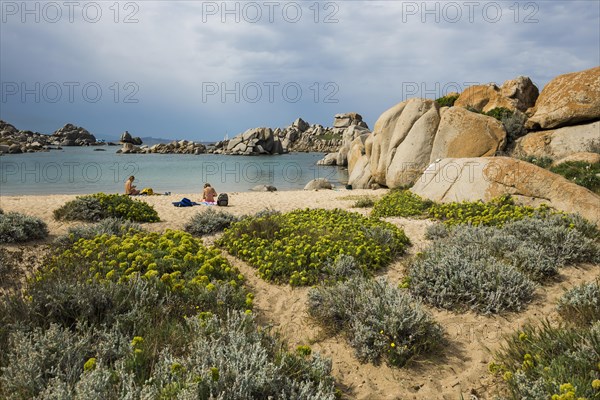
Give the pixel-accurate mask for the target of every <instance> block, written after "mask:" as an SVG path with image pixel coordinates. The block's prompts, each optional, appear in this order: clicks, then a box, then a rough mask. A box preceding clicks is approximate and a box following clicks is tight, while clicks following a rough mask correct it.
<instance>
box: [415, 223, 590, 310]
mask: <svg viewBox="0 0 600 400" xmlns="http://www.w3.org/2000/svg"><path fill="white" fill-rule="evenodd" d="M440 225H441V224H438V225H434V226H433V227H432V228H431V229H429V230H428V232H427V235H428V237H430V238H432V239H433V240H434V241H435V242H434V243H433V244H432V245H431V246H430V247H429V248H428V249H426V251H425V252H424V253H422V254H421V256H420V257H419V258H417V259H416V260H415V261H414V262H413V263H412V265H411V266H410V268H409V278H410V288H411V290H412V292H413V293H414V294H415V295H417V296H419V297H421V298H423V299H424V300H425V301H427V302H429V303H431V304H433V305H436V306H438V307H442V308H449V309H454V308H471V309H474V310H476V311H479V312H483V313H497V312H501V311H503V310H519V309H521V308H522V307H523V306H524V305H525V304H526V303H527V302H528V301H529V300H530V299H531V297H532V295H533V290H534V284H533V282H532V281H538V282H543V281H544V280H546V279H547V278H549V277H552V276H554V275H556V274H557V272H558V269H559V268H560V267H562V266H566V265H571V264H574V263H578V262H598V261H600V245H599V244H598V241H597V237H598V236H597V235H596V234H595V233H593V232H591V231H590V227H589V226H587V225H585V224H582V223H581V222H580V220H579V217H576V216H568V215H552V216H549V217H546V218H527V219H524V220H520V221H512V222H508V223H506V224H505V225H504V226H502V227H473V226H464V225H459V226H452V227H445V228H444V227H443V226H440ZM434 228H435V229H434ZM594 229H595V227H594ZM512 282H514V284H513V283H512Z"/></svg>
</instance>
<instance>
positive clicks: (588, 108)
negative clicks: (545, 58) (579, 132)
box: [526, 67, 600, 130]
mask: <svg viewBox="0 0 600 400" xmlns="http://www.w3.org/2000/svg"><path fill="white" fill-rule="evenodd" d="M532 112H533V115H531V113H532ZM529 115H531V117H530V118H529V120H528V121H527V124H526V127H527V128H528V129H530V130H533V129H539V128H542V129H550V128H559V127H562V126H568V125H575V124H580V123H583V122H588V121H594V120H598V119H600V67H595V68H591V69H588V70H585V71H580V72H573V73H570V74H564V75H559V76H557V77H556V78H554V79H552V80H551V81H550V82H549V83H548V84H547V85H546V86H545V87H544V89H543V90H542V93H540V96H539V97H538V99H537V101H536V103H535V108H534V109H533V110H531V111H530V112H529Z"/></svg>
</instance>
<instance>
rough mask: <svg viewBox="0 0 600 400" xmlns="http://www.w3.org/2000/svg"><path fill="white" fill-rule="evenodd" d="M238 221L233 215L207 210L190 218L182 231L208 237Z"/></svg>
mask: <svg viewBox="0 0 600 400" xmlns="http://www.w3.org/2000/svg"><path fill="white" fill-rule="evenodd" d="M238 220H239V218H238V217H236V216H235V215H232V214H229V213H227V212H224V211H214V210H213V209H212V208H209V209H207V210H206V211H205V212H203V213H197V214H195V215H194V216H192V218H191V220H190V221H189V222H188V223H187V224H186V225H185V228H184V230H185V231H186V232H189V233H191V234H192V235H194V236H204V235H210V234H212V233H217V232H221V231H222V230H224V229H225V228H229V226H230V225H231V224H232V223H233V222H236V221H238Z"/></svg>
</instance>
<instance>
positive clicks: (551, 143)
mask: <svg viewBox="0 0 600 400" xmlns="http://www.w3.org/2000/svg"><path fill="white" fill-rule="evenodd" d="M594 146H596V147H600V121H597V122H593V123H591V124H584V125H576V126H567V127H564V128H559V129H552V130H548V131H537V132H531V133H529V134H527V135H525V136H523V137H522V138H519V139H517V141H516V145H515V149H514V150H513V155H515V156H517V157H525V156H534V157H550V158H563V157H567V156H569V155H571V154H574V153H581V152H586V151H590V149H591V148H592V147H594Z"/></svg>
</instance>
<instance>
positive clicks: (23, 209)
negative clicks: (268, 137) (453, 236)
mask: <svg viewBox="0 0 600 400" xmlns="http://www.w3.org/2000/svg"><path fill="white" fill-rule="evenodd" d="M217 189H218V188H217ZM386 192H387V190H376V191H374V190H320V191H280V192H271V193H270V192H260V193H257V192H248V193H229V203H230V205H229V207H227V208H226V211H228V212H230V213H232V214H235V215H243V214H252V213H255V212H257V211H260V210H265V209H274V210H280V211H290V210H293V209H297V208H306V207H309V208H328V209H331V208H342V209H350V210H352V211H356V212H360V213H364V214H366V213H368V211H369V209H353V208H352V205H353V203H354V202H355V201H356V198H357V197H359V196H371V197H380V196H383V195H384V194H385V193H386ZM75 197H76V196H74V195H49V196H1V197H0V208H2V209H3V210H4V211H5V212H8V211H17V212H20V213H25V214H29V215H34V216H37V217H40V218H42V219H43V220H44V221H45V222H46V223H47V224H48V227H49V229H50V237H49V238H48V239H47V240H46V241H45V242H43V243H39V242H38V243H35V244H32V245H24V246H23V245H21V246H19V247H25V248H27V247H28V246H29V247H32V246H36V247H39V246H44V245H45V244H50V243H51V242H52V240H53V239H54V238H56V237H57V236H59V235H61V234H64V233H65V232H66V231H67V229H68V228H69V227H70V226H73V225H76V224H78V223H63V222H57V221H54V219H53V217H52V211H53V210H54V209H56V208H58V207H60V206H61V205H62V204H64V203H66V202H67V201H69V200H72V199H73V198H75ZM182 197H187V198H190V199H192V200H194V201H199V197H200V195H199V194H198V193H196V194H172V195H170V196H150V197H138V199H139V200H141V201H146V202H148V203H149V204H151V205H152V206H153V207H154V208H155V209H156V210H157V211H158V214H159V216H160V219H161V222H159V223H153V224H143V225H144V227H145V228H146V229H149V230H152V231H164V230H166V229H182V228H183V226H184V225H185V223H186V222H187V221H188V220H189V218H190V217H191V216H192V215H194V214H195V213H197V212H203V211H205V210H206V209H208V207H212V208H214V209H217V210H222V208H218V207H216V206H205V205H200V206H195V207H189V208H178V207H174V206H173V205H172V202H173V201H178V200H181V198H182ZM388 221H390V222H392V223H394V224H395V225H397V226H398V227H400V228H402V229H404V231H405V232H406V234H407V235H408V237H409V238H410V240H411V242H412V246H411V247H410V248H409V250H408V254H407V255H405V256H404V257H402V258H400V259H398V260H397V261H396V262H395V263H393V264H392V265H391V266H390V267H388V268H387V269H385V270H384V271H381V272H380V275H385V276H387V277H388V279H389V280H390V281H391V282H394V283H396V282H398V281H399V280H400V279H401V278H402V277H403V276H404V273H405V268H406V265H407V264H408V262H409V260H410V257H411V256H412V255H414V254H415V253H417V252H419V251H422V250H423V249H424V248H425V247H426V246H427V245H428V241H427V240H426V239H425V238H424V233H425V229H426V227H427V226H428V225H430V224H432V223H433V222H431V221H429V220H410V219H404V218H389V219H388ZM203 240H204V241H205V242H206V243H208V244H209V243H211V242H212V241H213V240H214V237H208V238H204V239H203ZM228 258H229V260H230V261H231V262H232V263H233V264H235V265H236V266H237V267H238V268H239V269H240V270H241V271H242V273H243V274H244V275H245V276H246V277H247V279H248V285H249V286H250V290H251V291H253V292H254V293H255V310H254V312H255V314H256V315H257V317H258V318H259V320H260V321H261V322H262V323H264V324H269V325H272V326H273V327H274V328H275V329H276V330H279V331H280V332H281V333H282V334H283V335H284V337H285V338H287V340H288V342H289V345H290V347H295V346H297V345H300V344H303V345H310V346H311V347H312V349H313V350H314V351H318V352H320V353H321V354H322V355H324V356H326V357H329V358H331V359H332V362H333V368H334V375H335V377H336V380H337V381H338V382H339V383H340V385H341V386H342V387H343V388H344V392H346V393H347V395H348V396H347V398H352V399H448V400H450V399H452V400H458V399H460V396H461V394H462V395H463V396H464V398H465V399H490V398H492V394H493V393H494V391H495V390H496V388H497V384H498V382H496V381H495V379H494V378H493V377H492V376H491V375H490V374H489V373H488V364H489V362H490V361H492V352H493V351H494V350H496V349H498V348H499V346H500V345H501V343H502V340H501V337H502V335H503V334H507V333H510V332H514V331H516V330H518V329H519V327H520V326H522V325H523V324H524V323H526V322H527V321H528V320H534V321H539V320H542V319H544V318H550V319H551V320H554V319H555V318H556V317H557V316H556V314H555V311H554V307H555V304H556V300H557V299H558V298H559V297H560V296H561V295H562V293H563V291H564V290H565V289H568V288H571V287H573V286H575V285H577V284H580V283H582V282H584V281H591V280H593V279H594V278H595V277H597V276H598V274H599V272H600V268H599V267H600V266H598V265H580V266H577V267H570V268H563V269H561V270H560V274H559V276H558V278H557V279H555V280H553V281H552V282H551V283H549V284H547V285H544V286H540V287H538V289H537V290H536V297H535V299H534V301H533V302H532V303H531V304H530V305H529V306H528V307H527V309H526V310H525V311H524V312H521V313H509V314H503V315H500V316H490V317H486V316H481V315H477V314H475V313H469V312H467V313H453V312H449V311H444V310H438V309H435V308H432V307H428V309H429V310H430V312H431V313H432V314H433V316H434V318H435V319H436V320H437V321H438V322H439V323H440V324H441V325H442V326H443V327H444V329H445V332H446V339H447V344H446V345H445V346H444V349H443V352H441V353H440V354H437V355H433V356H421V357H417V358H416V360H415V361H414V362H411V363H410V364H409V365H408V366H406V367H404V368H390V367H387V366H385V365H372V364H361V363H359V362H358V361H357V360H356V358H355V356H354V354H353V350H352V348H351V347H350V346H349V345H348V343H347V342H346V341H345V340H344V339H343V338H342V337H325V336H323V335H322V333H321V332H320V331H319V329H318V328H317V327H316V326H315V325H314V324H313V323H311V322H310V321H309V320H308V319H307V317H306V296H307V291H308V288H291V287H290V286H287V285H286V286H278V285H273V284H270V283H267V282H265V281H263V280H261V279H260V278H258V277H257V276H256V274H255V271H254V269H253V268H251V267H250V266H248V265H247V264H246V263H244V262H242V261H240V260H238V259H235V258H233V257H231V256H228ZM471 395H472V396H474V397H471Z"/></svg>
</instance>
